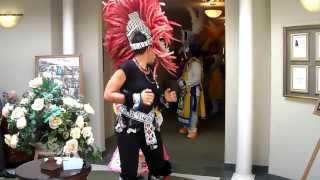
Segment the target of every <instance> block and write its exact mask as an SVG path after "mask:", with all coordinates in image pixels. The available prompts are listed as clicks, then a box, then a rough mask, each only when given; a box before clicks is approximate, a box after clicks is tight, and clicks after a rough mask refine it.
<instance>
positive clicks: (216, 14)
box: [204, 9, 222, 18]
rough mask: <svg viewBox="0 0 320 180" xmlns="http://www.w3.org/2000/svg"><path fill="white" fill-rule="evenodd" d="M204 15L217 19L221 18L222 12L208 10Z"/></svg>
mask: <svg viewBox="0 0 320 180" xmlns="http://www.w3.org/2000/svg"><path fill="white" fill-rule="evenodd" d="M204 13H205V14H206V15H207V16H208V17H209V18H217V17H219V16H221V14H222V10H217V9H207V10H205V11H204Z"/></svg>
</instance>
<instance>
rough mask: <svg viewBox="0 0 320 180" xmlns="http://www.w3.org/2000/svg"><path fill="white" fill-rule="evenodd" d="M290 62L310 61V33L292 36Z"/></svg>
mask: <svg viewBox="0 0 320 180" xmlns="http://www.w3.org/2000/svg"><path fill="white" fill-rule="evenodd" d="M290 37H291V38H290V39H291V41H290V52H291V55H290V60H300V61H301V60H302V61H308V39H309V38H308V33H298V34H291V36H290Z"/></svg>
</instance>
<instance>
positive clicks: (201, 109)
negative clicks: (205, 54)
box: [180, 58, 206, 119]
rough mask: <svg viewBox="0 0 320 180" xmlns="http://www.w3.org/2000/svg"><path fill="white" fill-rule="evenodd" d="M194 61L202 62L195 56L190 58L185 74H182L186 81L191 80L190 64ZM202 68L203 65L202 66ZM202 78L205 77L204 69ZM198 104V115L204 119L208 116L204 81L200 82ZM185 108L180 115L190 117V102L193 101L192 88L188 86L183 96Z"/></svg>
mask: <svg viewBox="0 0 320 180" xmlns="http://www.w3.org/2000/svg"><path fill="white" fill-rule="evenodd" d="M192 61H198V62H199V63H200V64H201V62H200V61H199V60H198V59H195V58H193V59H192V60H190V61H189V62H188V63H187V64H186V65H185V68H184V70H183V74H182V79H183V80H184V81H188V80H189V77H188V76H189V75H188V74H189V73H188V72H189V64H190V63H191V62H192ZM201 68H202V66H201ZM201 72H202V73H201V79H203V70H201ZM198 102H199V103H198V105H197V112H198V116H199V117H200V118H202V119H204V118H205V117H206V108H205V101H204V92H203V88H202V82H200V97H199V101H198ZM180 103H183V109H182V114H180V116H182V117H183V118H185V119H189V118H190V117H191V108H190V103H191V88H190V87H187V89H186V94H185V95H184V97H183V102H180Z"/></svg>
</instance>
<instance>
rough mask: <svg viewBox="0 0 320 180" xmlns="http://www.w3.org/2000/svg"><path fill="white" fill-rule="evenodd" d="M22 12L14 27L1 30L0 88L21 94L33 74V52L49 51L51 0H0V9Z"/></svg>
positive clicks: (50, 48) (34, 54)
mask: <svg viewBox="0 0 320 180" xmlns="http://www.w3.org/2000/svg"><path fill="white" fill-rule="evenodd" d="M8 10H9V12H10V10H11V11H12V12H16V10H18V12H23V13H24V16H23V17H22V19H21V21H20V23H19V24H18V25H17V26H16V27H15V28H13V29H0V69H1V70H0V77H1V78H0V89H1V90H2V89H3V90H11V89H14V90H17V91H18V93H22V92H23V91H25V90H26V88H28V82H29V80H31V79H32V78H33V77H34V65H35V58H34V57H35V56H36V55H47V54H51V52H52V47H51V46H52V44H51V42H52V39H51V9H50V0H28V1H21V0H1V1H0V12H2V13H3V12H6V11H8Z"/></svg>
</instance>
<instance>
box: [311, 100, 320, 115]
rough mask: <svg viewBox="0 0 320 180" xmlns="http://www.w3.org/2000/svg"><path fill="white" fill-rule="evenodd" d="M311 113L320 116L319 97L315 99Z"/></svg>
mask: <svg viewBox="0 0 320 180" xmlns="http://www.w3.org/2000/svg"><path fill="white" fill-rule="evenodd" d="M312 114H314V115H317V116H320V99H318V100H317V102H316V105H315V106H314V110H313V113H312Z"/></svg>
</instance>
